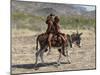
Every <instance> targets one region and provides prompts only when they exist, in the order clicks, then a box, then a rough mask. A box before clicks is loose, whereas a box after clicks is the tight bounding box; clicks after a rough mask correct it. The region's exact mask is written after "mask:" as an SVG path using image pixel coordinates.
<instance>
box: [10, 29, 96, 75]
mask: <svg viewBox="0 0 100 75" xmlns="http://www.w3.org/2000/svg"><path fill="white" fill-rule="evenodd" d="M62 32H65V33H69V34H71V33H73V32H75V30H62ZM79 32H83V35H82V36H81V37H82V43H81V45H82V47H81V48H77V47H73V48H72V49H68V50H69V55H70V59H71V64H67V63H62V64H61V65H60V66H59V67H55V66H54V65H53V64H54V63H53V62H56V61H57V59H58V56H59V54H58V52H57V51H56V49H52V55H49V56H47V55H46V53H45V54H44V60H45V62H46V63H47V64H48V65H47V66H43V65H42V66H41V67H40V68H39V69H38V70H34V68H33V67H34V62H35V53H36V50H35V45H36V44H35V40H36V37H37V35H38V34H39V32H32V31H29V30H19V31H18V30H17V31H16V30H13V31H12V73H13V74H18V73H35V72H49V71H64V70H80V69H95V67H96V66H95V64H96V63H95V59H96V58H95V33H94V32H93V31H89V30H79ZM40 33H41V32H40ZM39 62H40V60H39ZM62 62H67V59H66V57H63V58H62Z"/></svg>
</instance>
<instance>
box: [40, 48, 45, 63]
mask: <svg viewBox="0 0 100 75" xmlns="http://www.w3.org/2000/svg"><path fill="white" fill-rule="evenodd" d="M44 52H45V49H43V50H42V51H41V53H40V58H41V61H42V63H44V60H43V54H44Z"/></svg>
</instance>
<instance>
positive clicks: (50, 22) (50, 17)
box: [46, 13, 55, 54]
mask: <svg viewBox="0 0 100 75" xmlns="http://www.w3.org/2000/svg"><path fill="white" fill-rule="evenodd" d="M54 16H55V15H54V14H52V13H51V14H50V15H48V16H47V19H46V24H47V25H48V28H47V30H46V33H47V34H48V45H49V52H48V54H50V53H51V38H52V37H53V33H54V31H55V30H54V26H53V21H54V18H53V17H54Z"/></svg>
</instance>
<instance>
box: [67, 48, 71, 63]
mask: <svg viewBox="0 0 100 75" xmlns="http://www.w3.org/2000/svg"><path fill="white" fill-rule="evenodd" d="M66 57H67V62H68V64H70V63H71V61H70V57H69V54H68V50H66Z"/></svg>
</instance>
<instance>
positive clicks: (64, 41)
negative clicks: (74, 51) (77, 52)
mask: <svg viewBox="0 0 100 75" xmlns="http://www.w3.org/2000/svg"><path fill="white" fill-rule="evenodd" d="M60 37H61V38H62V40H63V49H62V52H63V55H64V56H66V54H65V47H66V39H65V37H64V36H63V35H61V34H60Z"/></svg>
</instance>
